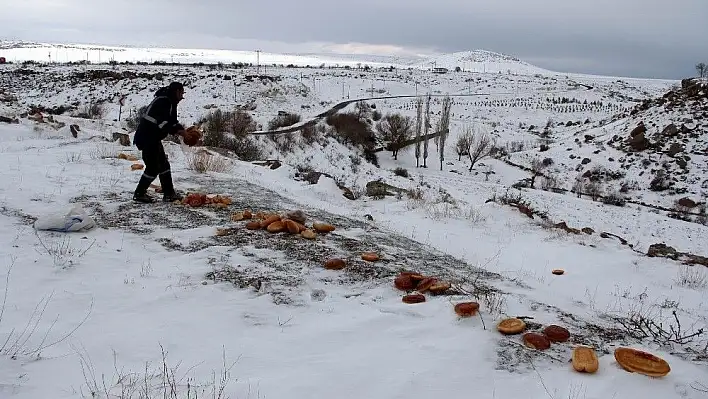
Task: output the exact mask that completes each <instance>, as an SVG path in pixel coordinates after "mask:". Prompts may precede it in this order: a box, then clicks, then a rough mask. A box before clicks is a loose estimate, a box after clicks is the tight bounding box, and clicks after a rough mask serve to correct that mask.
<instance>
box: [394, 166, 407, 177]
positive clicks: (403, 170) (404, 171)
mask: <svg viewBox="0 0 708 399" xmlns="http://www.w3.org/2000/svg"><path fill="white" fill-rule="evenodd" d="M393 174H394V175H396V176H400V177H408V176H409V174H408V169H406V168H401V167H400V166H399V167H398V168H396V169H395V170H394V171H393Z"/></svg>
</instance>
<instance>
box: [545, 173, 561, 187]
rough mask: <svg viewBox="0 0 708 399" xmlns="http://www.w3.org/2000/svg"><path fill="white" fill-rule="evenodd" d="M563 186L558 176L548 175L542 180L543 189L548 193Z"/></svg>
mask: <svg viewBox="0 0 708 399" xmlns="http://www.w3.org/2000/svg"><path fill="white" fill-rule="evenodd" d="M560 186H561V181H560V179H559V178H558V176H557V175H551V174H548V173H547V174H546V176H545V177H544V178H543V180H541V189H542V190H546V191H553V190H556V189H558V188H560Z"/></svg>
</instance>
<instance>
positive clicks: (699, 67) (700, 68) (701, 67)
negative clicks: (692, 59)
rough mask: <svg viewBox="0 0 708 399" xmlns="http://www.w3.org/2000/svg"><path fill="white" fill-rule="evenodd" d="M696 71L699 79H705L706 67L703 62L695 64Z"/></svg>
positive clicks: (707, 69) (707, 67)
mask: <svg viewBox="0 0 708 399" xmlns="http://www.w3.org/2000/svg"><path fill="white" fill-rule="evenodd" d="M696 71H697V72H698V77H699V78H705V77H706V76H708V66H706V64H705V62H699V63H698V64H696Z"/></svg>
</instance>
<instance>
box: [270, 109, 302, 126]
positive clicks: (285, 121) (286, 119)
mask: <svg viewBox="0 0 708 399" xmlns="http://www.w3.org/2000/svg"><path fill="white" fill-rule="evenodd" d="M300 120H302V116H300V115H299V114H295V113H290V112H285V113H282V114H279V115H278V116H276V117H275V118H273V119H271V120H270V122H268V130H276V129H279V128H281V127H288V126H292V125H294V124H296V123H298V122H300Z"/></svg>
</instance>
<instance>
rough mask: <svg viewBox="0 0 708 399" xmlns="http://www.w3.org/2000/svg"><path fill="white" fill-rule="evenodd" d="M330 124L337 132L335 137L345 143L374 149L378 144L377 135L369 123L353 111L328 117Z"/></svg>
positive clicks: (327, 120)
mask: <svg viewBox="0 0 708 399" xmlns="http://www.w3.org/2000/svg"><path fill="white" fill-rule="evenodd" d="M326 122H327V124H328V125H330V126H332V128H333V129H334V132H335V133H336V135H335V138H337V139H339V140H340V141H342V142H343V143H345V144H353V145H359V146H362V147H363V148H370V149H372V148H373V147H374V146H375V145H376V137H375V135H374V132H373V131H372V130H371V129H370V127H369V125H368V124H367V123H366V122H365V121H364V120H362V119H360V118H359V114H357V113H353V112H345V113H337V114H334V115H330V116H328V117H327V118H326Z"/></svg>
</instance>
